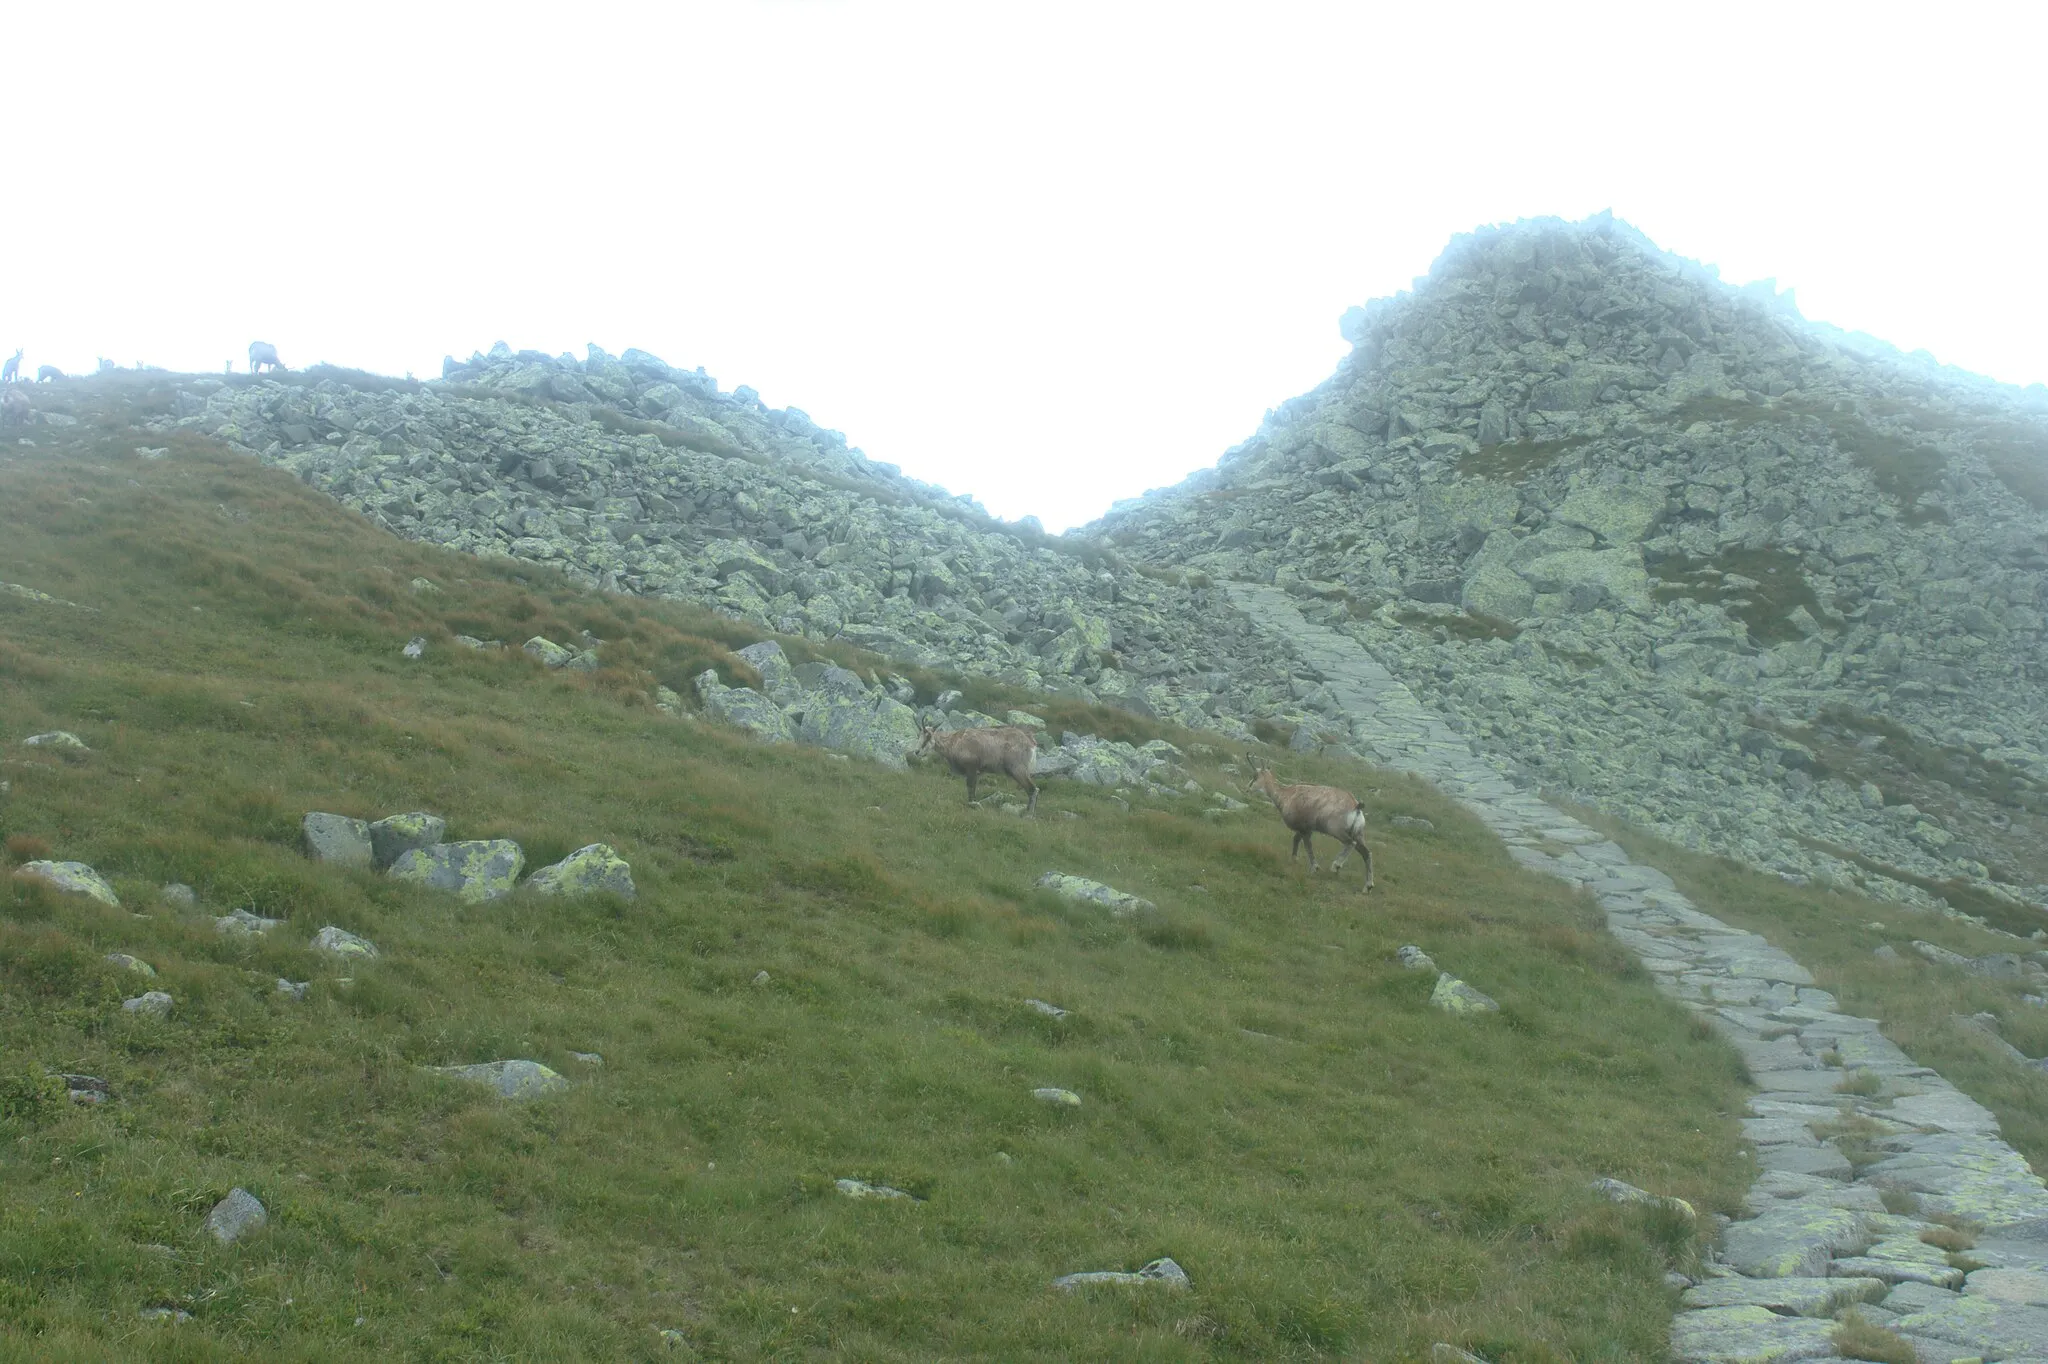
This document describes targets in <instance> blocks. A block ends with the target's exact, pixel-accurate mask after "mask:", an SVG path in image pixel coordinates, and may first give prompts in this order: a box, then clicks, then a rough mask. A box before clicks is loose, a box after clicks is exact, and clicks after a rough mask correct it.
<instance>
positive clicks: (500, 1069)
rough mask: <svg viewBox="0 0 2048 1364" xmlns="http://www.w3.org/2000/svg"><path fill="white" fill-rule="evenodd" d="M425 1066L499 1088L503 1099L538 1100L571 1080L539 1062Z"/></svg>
mask: <svg viewBox="0 0 2048 1364" xmlns="http://www.w3.org/2000/svg"><path fill="white" fill-rule="evenodd" d="M421 1069H423V1070H427V1071H431V1072H432V1073H433V1074H435V1075H446V1076H448V1077H449V1078H450V1079H455V1080H463V1081H466V1082H468V1083H470V1084H474V1085H483V1086H486V1087H487V1088H489V1089H493V1090H495V1091H497V1094H498V1097H500V1098H503V1099H537V1098H539V1097H540V1096H542V1095H544V1094H552V1093H554V1092H555V1091H556V1090H559V1089H567V1088H568V1087H569V1081H568V1080H567V1079H566V1078H565V1077H564V1076H562V1074H561V1073H560V1072H558V1071H554V1070H550V1069H549V1068H548V1067H546V1066H544V1065H542V1064H541V1063H540V1062H538V1061H480V1062H478V1063H477V1064H475V1065H468V1066H423V1067H421Z"/></svg>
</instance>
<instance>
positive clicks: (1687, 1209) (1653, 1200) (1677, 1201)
mask: <svg viewBox="0 0 2048 1364" xmlns="http://www.w3.org/2000/svg"><path fill="white" fill-rule="evenodd" d="M1591 1188H1592V1190H1593V1192H1594V1193H1596V1194H1599V1195H1600V1196H1601V1197H1602V1198H1605V1199H1607V1200H1608V1201H1609V1202H1611V1203H1634V1204H1638V1205H1640V1206H1643V1207H1650V1208H1668V1209H1669V1210H1671V1211H1672V1212H1675V1213H1677V1214H1679V1215H1680V1216H1681V1217H1683V1218H1685V1220H1686V1221H1688V1222H1690V1221H1692V1220H1693V1219H1694V1218H1696V1217H1697V1216H1698V1215H1699V1214H1698V1213H1696V1212H1695V1211H1693V1206H1692V1204H1690V1203H1688V1202H1686V1201H1685V1200H1684V1199H1682V1198H1674V1197H1672V1196H1671V1195H1670V1194H1653V1193H1651V1192H1650V1191H1649V1190H1648V1189H1638V1188H1637V1187H1636V1186H1635V1185H1633V1184H1628V1183H1624V1182H1623V1181H1621V1180H1619V1179H1609V1178H1604V1177H1603V1178H1600V1179H1596V1180H1594V1181H1593V1183H1592V1185H1591Z"/></svg>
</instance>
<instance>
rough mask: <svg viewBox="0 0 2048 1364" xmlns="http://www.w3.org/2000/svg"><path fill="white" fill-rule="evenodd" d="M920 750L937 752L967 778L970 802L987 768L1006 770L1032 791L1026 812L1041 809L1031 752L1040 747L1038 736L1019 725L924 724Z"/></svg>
mask: <svg viewBox="0 0 2048 1364" xmlns="http://www.w3.org/2000/svg"><path fill="white" fill-rule="evenodd" d="M923 732H924V742H922V743H920V744H919V745H918V746H917V752H919V753H937V754H938V755H939V756H940V757H942V758H944V759H945V760H946V765H947V766H948V767H950V768H952V769H953V771H954V772H956V773H958V774H959V775H961V776H963V777H965V778H967V802H968V804H970V805H971V804H973V803H974V784H975V783H976V782H978V781H980V780H981V774H982V773H984V772H1003V773H1006V774H1007V775H1008V776H1009V778H1010V780H1011V781H1014V782H1016V783H1017V785H1018V786H1019V787H1021V788H1022V789H1023V790H1025V791H1028V792H1030V796H1031V798H1030V800H1029V802H1028V803H1026V805H1025V807H1024V813H1025V814H1027V815H1028V814H1035V813H1037V810H1038V783H1037V782H1035V781H1033V780H1031V755H1032V754H1034V753H1036V752H1037V751H1038V738H1037V736H1036V735H1034V734H1033V733H1032V732H1031V731H1030V730H1028V729H1025V728H1023V727H1022V726H1019V725H998V726H996V727H995V728H992V729H956V730H954V731H952V732H951V733H947V732H945V731H943V730H941V729H939V728H938V727H937V726H936V725H926V726H924V731H923Z"/></svg>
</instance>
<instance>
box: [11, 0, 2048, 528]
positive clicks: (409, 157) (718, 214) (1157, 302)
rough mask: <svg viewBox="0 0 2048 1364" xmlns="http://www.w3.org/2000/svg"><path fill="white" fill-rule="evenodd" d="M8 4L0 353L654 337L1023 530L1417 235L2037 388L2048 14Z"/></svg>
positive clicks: (1256, 396)
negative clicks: (1553, 220) (1720, 289)
mask: <svg viewBox="0 0 2048 1364" xmlns="http://www.w3.org/2000/svg"><path fill="white" fill-rule="evenodd" d="M0 14H4V16H5V26H4V27H5V50H6V56H5V65H6V68H7V73H8V74H7V80H6V88H5V96H4V110H5V112H4V117H5V123H6V126H7V128H8V129H9V131H10V133H11V134H12V137H11V139H10V140H11V143H12V146H11V153H10V155H9V157H8V159H7V171H6V173H5V185H6V189H5V190H4V191H0V262H4V273H0V349H4V350H8V351H11V350H12V349H13V347H14V346H16V345H20V346H24V347H26V348H27V351H28V355H27V357H26V363H27V365H28V366H29V367H30V368H33V367H34V366H35V365H38V364H41V363H53V364H56V365H59V366H61V367H63V368H65V369H67V370H73V371H76V370H83V369H88V368H90V367H91V365H92V363H93V360H94V357H96V356H100V355H105V356H108V357H110V358H112V359H114V360H115V361H117V362H119V363H121V364H123V365H128V364H134V363H136V362H137V361H145V362H148V363H151V364H161V365H169V366H172V367H175V368H188V369H205V370H218V369H219V368H220V366H221V364H222V362H223V361H224V360H226V359H227V358H229V357H231V356H232V357H236V358H237V364H238V367H240V365H241V364H242V363H245V361H244V360H243V359H242V357H243V356H244V355H245V351H246V347H247V344H248V342H249V341H250V340H251V339H252V338H261V339H265V340H269V341H272V342H274V343H275V344H276V345H277V347H278V349H279V350H280V352H281V353H282V354H283V356H284V359H285V361H286V363H288V364H292V365H303V364H308V363H311V362H314V361H318V360H326V361H330V362H333V363H336V364H347V365H355V366H360V367H363V368H368V369H375V370H381V371H386V372H392V373H399V372H403V371H406V370H413V371H416V372H418V373H419V374H420V375H421V377H426V376H428V375H429V374H438V373H439V365H440V360H441V357H442V355H443V354H445V353H450V352H452V353H454V354H456V355H458V356H467V355H468V354H469V352H470V351H472V350H474V349H481V348H486V347H488V346H489V345H490V344H491V343H492V342H493V341H496V340H500V339H502V340H505V341H507V342H509V343H510V344H511V345H512V346H514V347H515V348H524V347H532V348H536V349H541V350H546V351H549V352H558V351H562V350H573V351H575V352H576V353H577V354H578V355H581V354H582V348H583V345H584V343H585V342H588V341H595V342H596V343H598V344H599V345H601V346H604V347H605V348H606V349H608V350H611V351H613V352H614V353H616V352H618V351H620V350H623V349H625V348H626V347H628V346H639V347H642V348H643V349H646V350H651V351H653V352H655V353H656V354H658V355H660V356H662V357H663V358H664V359H666V360H668V361H669V362H670V363H671V364H676V365H681V366H684V367H695V366H698V365H702V366H704V367H705V368H706V369H707V370H708V371H709V372H710V373H712V374H713V375H716V376H717V377H718V379H719V380H720V382H721V383H722V384H724V385H725V386H726V387H727V388H728V389H730V388H732V387H734V386H737V385H739V384H752V385H753V386H754V387H755V388H757V389H758V390H760V392H761V394H762V396H763V398H765V399H766V400H767V401H768V402H770V403H771V404H775V405H778V406H780V405H784V404H787V405H793V406H797V407H801V408H803V409H805V410H806V411H808V412H809V413H810V414H811V415H812V416H813V417H814V418H816V419H817V420H818V421H819V422H821V423H822V424H824V425H826V426H831V427H836V428H838V429H840V430H843V431H844V432H846V433H847V435H848V437H849V438H850V439H851V440H852V441H853V442H854V443H855V444H857V445H859V446H861V447H862V448H864V449H865V450H866V451H867V452H868V453H869V454H870V455H871V456H873V457H875V458H877V459H884V460H889V461H892V462H895V463H898V464H900V465H902V466H903V467H904V468H905V469H906V470H907V471H908V472H910V473H913V474H916V475H918V476H920V477H924V478H928V479H932V480H934V481H937V482H941V483H944V484H945V485H947V486H948V487H950V488H952V489H953V490H955V491H959V492H971V493H973V494H974V495H975V496H977V497H979V498H980V499H982V501H983V502H984V503H986V504H987V505H988V507H989V508H990V509H991V510H992V511H995V512H998V513H1000V514H1003V515H1006V516H1011V517H1017V516H1022V515H1024V514H1026V513H1035V514H1037V515H1039V516H1040V517H1042V518H1043V519H1044V520H1045V522H1046V524H1047V525H1048V526H1049V527H1052V528H1058V527H1061V526H1065V525H1068V524H1074V523H1078V522H1080V521H1084V520H1087V519H1089V518H1090V517H1092V516H1094V515H1097V514H1098V513H1100V512H1101V511H1102V510H1103V509H1104V508H1105V507H1106V506H1107V505H1108V503H1109V502H1110V501H1111V500H1112V499H1114V498H1118V497H1125V496H1130V495H1132V494H1134V493H1137V492H1139V491H1141V490H1143V489H1145V488H1147V487H1150V486H1154V485H1157V484H1162V483H1170V482H1174V481H1177V480H1178V479H1179V478H1181V477H1183V476H1184V475H1186V474H1187V473H1188V472H1190V471H1191V470H1193V469H1196V468H1200V467H1203V466H1205V465H1207V464H1210V463H1212V462H1213V461H1214V460H1215V458H1216V456H1217V455H1218V454H1219V453H1220V452H1221V451H1222V450H1224V449H1225V448H1227V447H1228V446H1230V445H1232V444H1234V443H1236V442H1237V441H1239V440H1241V439H1243V438H1244V437H1245V436H1246V435H1248V434H1250V432H1251V431H1252V429H1253V428H1254V427H1255V426H1256V425H1257V423H1258V421H1259V418H1260V416H1261V414H1262V413H1263V412H1264V410H1265V409H1266V408H1267V407H1270V406H1272V405H1274V404H1276V403H1278V402H1280V401H1282V400H1283V399H1285V398H1287V397H1289V396H1291V395H1293V394H1295V393H1299V392H1301V391H1303V390H1304V389H1307V388H1310V387H1312V386H1313V385H1315V384H1316V383H1317V382H1319V381H1320V380H1321V379H1322V378H1323V377H1325V376H1326V375H1327V374H1328V373H1329V371H1330V369H1331V367H1332V366H1333V365H1334V364H1335V362H1336V361H1337V359H1338V358H1339V357H1340V355H1341V353H1342V351H1343V343H1342V342H1341V341H1340V340H1339V338H1338V335H1337V318H1338V315H1339V314H1340V313H1341V312H1342V311H1343V310H1344V308H1345V307H1346V306H1348V305H1350V304H1353V303H1359V302H1363V301H1364V300H1366V299H1367V298H1370V297H1374V296H1378V295H1382V294H1389V293H1393V292H1396V291H1398V290H1400V289H1403V288H1405V287H1407V286H1408V284H1409V282H1410V281H1411V280H1412V278H1413V277H1415V276H1417V275H1419V274H1422V273H1423V272H1424V271H1425V270H1426V269H1427V268H1428V266H1429V263H1430V261H1431V260H1432V259H1433V258H1434V257H1435V256H1436V255H1437V253H1438V252H1439V251H1440V250H1441V249H1442V248H1443V246H1444V244H1445V242H1446V241H1447V240H1448V239H1449V238H1450V236H1451V235H1452V234H1453V233H1457V232H1463V231H1469V230H1470V229H1471V228H1473V227H1474V226H1476V225H1478V224H1481V223H1488V222H1501V221H1507V220H1512V219H1515V218H1520V217H1530V216H1536V215H1540V214H1561V215H1564V216H1568V217H1582V216H1584V215H1585V214H1588V213H1591V212H1596V211H1598V210H1600V209H1603V208H1612V209H1613V210H1614V211H1615V213H1616V214H1618V215H1619V216H1621V217H1623V218H1625V219H1627V220H1629V221H1630V222H1633V223H1634V224H1636V225H1637V226H1638V227H1641V228H1642V229H1643V230H1644V231H1646V232H1647V233H1649V234H1650V236H1651V237H1652V238H1654V239H1655V240H1657V241H1658V242H1659V243H1661V244H1662V245H1664V246H1667V247H1669V248H1671V249H1672V250H1675V251H1678V252H1680V253H1681V254H1684V255H1687V256H1692V257H1696V258H1698V259H1701V260H1705V261H1708V262H1711V263H1713V264H1716V265H1718V266H1719V267H1720V268H1721V270H1722V273H1723V276H1724V277H1725V278H1728V279H1730V280H1733V281H1738V282H1740V281H1746V280H1750V279H1754V278H1758V277H1760V276H1766V275H1769V276H1775V277H1776V278H1777V279H1778V280H1779V282H1780V284H1781V286H1792V287H1796V289H1797V290H1798V296H1799V301H1800V305H1801V307H1802V309H1803V310H1804V311H1805V313H1806V314H1807V316H1809V317H1815V318H1820V319H1824V320H1827V321H1830V322H1834V323H1836V324H1838V325H1841V326H1845V327H1850V328H1859V329H1862V330H1866V331H1869V332H1872V333H1875V334H1877V335H1879V336H1882V337H1884V338H1885V339H1887V340H1890V341H1893V342H1895V343H1896V344H1898V345H1900V346H1902V347H1904V348H1906V349H1909V350H1910V349H1916V348H1925V349H1928V350H1930V351H1932V352H1933V353H1934V354H1935V355H1936V356H1937V357H1938V358H1940V359H1941V360H1943V361H1946V362H1948V363H1952V364H1958V365H1962V366H1965V367H1968V368H1970V369H1974V370H1977V371H1980V372H1982V373H1986V374H1989V375H1992V376H1993V377H1996V378H1999V379H2002V380H2006V381H2010V382H2014V383H2032V382H2039V381H2042V380H2048V233H2044V232H2043V214H2044V209H2048V159H2044V155H2043V153H2044V133H2048V114H2044V105H2043V104H2042V102H2041V98H2040V91H2041V89H2042V84H2043V80H2044V77H2043V76H2042V72H2041V68H2040V62H2041V58H2042V54H2043V52H2044V51H2048V19H2044V14H2048V6H2043V5H2041V4H2039V3H2027V4H2022V3H2011V4H2003V5H1996V6H1994V5H1989V4H1982V5H1978V4H1967V3H1964V4H1958V3H1946V4H1938V5H1937V4H1929V3H1919V4H1912V5H1888V4H1883V3H1876V4H1873V3H1859V4H1832V3H1798V0H1775V3H1771V4H1747V3H1714V4H1700V3H1696V4H1644V3H1633V4H1625V5H1574V4H1570V3H1556V4H1544V5H1538V4H1529V3H1526V0H1524V2H1523V3H1517V4H1512V5H1492V4H1485V3H1465V4H1455V5H1451V4H1443V5H1439V4H1427V3H1419V2H1418V3H1409V4H1403V5H1399V6H1384V5H1374V4H1362V3H1350V4H1306V3H1303V4H1292V3H1285V2H1284V0H1260V3H1256V4H1242V5H1228V6H1225V5H1217V6H1208V5H1203V4H1200V3H1186V2H1184V0H1183V2H1181V3H1169V4H1118V3H1113V0H1093V2H1092V3H1080V4H1069V3H1061V2H1060V0H1029V3H995V2H994V0H973V2H969V0H948V3H935V4H894V3H872V4H869V3H858V2H857V0H847V2H845V3H832V2H830V0H813V2H810V3H804V2H801V0H784V2H783V3H768V4H730V5H727V4H718V5H692V4H681V3H669V4H659V5H646V6H624V5H618V6H610V5H602V4H588V3H586V4H575V5H569V4H553V5H546V6H542V5H522V4H516V3H498V4H490V5H474V6H470V5H455V4H435V3H411V4H405V5H390V6H385V5H378V4H374V3H371V4H365V3H351V4H348V5H317V4H291V3H276V0H272V2H271V3H266V4H260V5H198V4H178V3H173V2H160V3H154V4H149V5H146V6H126V5H122V4H113V3H97V4H92V5H82V4H81V5H74V4H65V3H56V2H54V0H53V2H52V3H44V4H36V5H29V4H25V3H16V4H10V5H7V6H5V7H4V8H0Z"/></svg>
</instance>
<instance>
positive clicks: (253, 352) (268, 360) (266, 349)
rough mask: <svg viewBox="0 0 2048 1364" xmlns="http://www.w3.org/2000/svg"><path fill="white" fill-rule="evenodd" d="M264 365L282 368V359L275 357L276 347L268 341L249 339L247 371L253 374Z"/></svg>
mask: <svg viewBox="0 0 2048 1364" xmlns="http://www.w3.org/2000/svg"><path fill="white" fill-rule="evenodd" d="M265 365H268V366H270V367H271V368H272V369H283V368H284V361H282V360H280V359H278V358H277V347H276V346H273V345H271V344H270V343H269V342H268V341H251V342H250V343H249V372H250V373H251V374H254V373H256V372H257V371H259V370H260V369H262V368H263V366H265Z"/></svg>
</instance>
